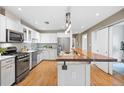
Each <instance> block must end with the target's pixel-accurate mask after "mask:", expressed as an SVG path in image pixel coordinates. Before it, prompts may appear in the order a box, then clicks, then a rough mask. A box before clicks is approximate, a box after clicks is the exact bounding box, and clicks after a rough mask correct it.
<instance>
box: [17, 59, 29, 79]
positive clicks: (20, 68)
mask: <svg viewBox="0 0 124 93" xmlns="http://www.w3.org/2000/svg"><path fill="white" fill-rule="evenodd" d="M29 62H30V58H29V57H26V58H22V59H17V60H16V65H15V66H16V77H18V76H20V75H21V74H23V73H24V72H25V71H27V70H29Z"/></svg>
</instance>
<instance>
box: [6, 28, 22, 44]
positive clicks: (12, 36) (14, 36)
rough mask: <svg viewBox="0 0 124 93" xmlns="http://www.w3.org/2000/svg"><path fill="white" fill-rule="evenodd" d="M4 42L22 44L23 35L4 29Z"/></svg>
mask: <svg viewBox="0 0 124 93" xmlns="http://www.w3.org/2000/svg"><path fill="white" fill-rule="evenodd" d="M6 41H7V42H13V43H14V42H15V43H16V42H17V43H22V42H23V41H24V34H23V33H21V32H17V31H13V30H10V29H6Z"/></svg>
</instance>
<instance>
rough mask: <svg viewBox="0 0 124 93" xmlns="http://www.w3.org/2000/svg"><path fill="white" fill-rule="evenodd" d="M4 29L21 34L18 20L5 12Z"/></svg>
mask: <svg viewBox="0 0 124 93" xmlns="http://www.w3.org/2000/svg"><path fill="white" fill-rule="evenodd" d="M6 27H7V29H11V30H14V31H19V32H22V29H20V28H21V22H20V18H18V17H16V16H15V15H13V14H11V13H10V12H8V11H6Z"/></svg>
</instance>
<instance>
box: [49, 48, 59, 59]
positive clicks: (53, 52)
mask: <svg viewBox="0 0 124 93" xmlns="http://www.w3.org/2000/svg"><path fill="white" fill-rule="evenodd" d="M49 57H50V58H49V59H56V57H57V49H50V50H49Z"/></svg>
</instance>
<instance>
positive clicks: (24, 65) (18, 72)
mask: <svg viewBox="0 0 124 93" xmlns="http://www.w3.org/2000/svg"><path fill="white" fill-rule="evenodd" d="M4 55H14V56H15V79H16V80H15V81H16V83H18V82H20V81H21V80H22V79H23V78H25V76H26V75H27V74H28V73H29V62H30V55H29V53H22V52H17V48H16V47H7V48H6V52H5V53H4Z"/></svg>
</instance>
